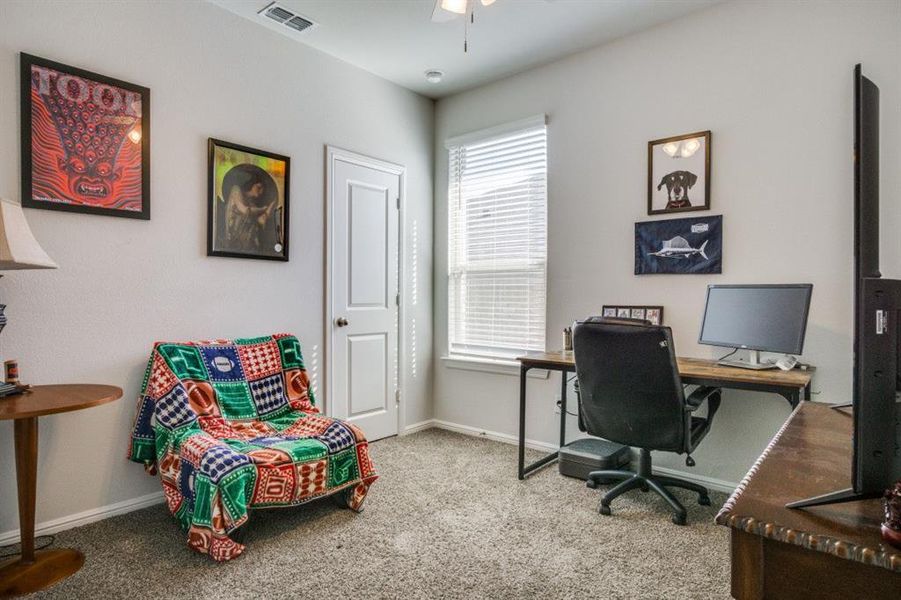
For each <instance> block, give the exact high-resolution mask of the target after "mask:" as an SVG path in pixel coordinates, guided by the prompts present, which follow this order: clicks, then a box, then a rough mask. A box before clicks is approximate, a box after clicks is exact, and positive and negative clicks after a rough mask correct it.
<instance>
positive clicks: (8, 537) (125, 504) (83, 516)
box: [0, 490, 165, 546]
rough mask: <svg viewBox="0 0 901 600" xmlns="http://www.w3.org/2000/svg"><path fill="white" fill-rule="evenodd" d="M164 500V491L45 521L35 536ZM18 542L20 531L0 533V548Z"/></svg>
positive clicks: (70, 527)
mask: <svg viewBox="0 0 901 600" xmlns="http://www.w3.org/2000/svg"><path fill="white" fill-rule="evenodd" d="M164 500H165V497H164V496H163V492H162V490H161V491H159V492H153V493H152V494H147V495H146V496H138V497H137V498H131V499H130V500H123V501H122V502H116V503H115V504H107V505H106V506H101V507H99V508H92V509H90V510H85V511H82V512H80V513H75V514H74V515H67V516H65V517H59V518H58V519H51V520H49V521H44V522H43V523H38V524H37V525H36V526H35V531H34V533H35V535H52V534H54V533H59V532H60V531H65V530H66V529H73V528H75V527H81V526H82V525H87V524H88V523H94V522H96V521H102V520H103V519H107V518H109V517H115V516H117V515H124V514H125V513H129V512H132V511H134V510H138V509H141V508H146V507H148V506H153V505H154V504H159V503H160V502H163V501H164ZM18 542H19V530H18V529H14V530H12V531H4V532H3V533H0V546H5V545H7V544H16V543H18Z"/></svg>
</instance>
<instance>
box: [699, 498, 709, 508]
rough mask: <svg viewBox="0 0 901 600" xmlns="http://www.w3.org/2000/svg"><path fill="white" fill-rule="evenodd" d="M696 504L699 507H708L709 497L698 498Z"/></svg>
mask: <svg viewBox="0 0 901 600" xmlns="http://www.w3.org/2000/svg"><path fill="white" fill-rule="evenodd" d="M698 504H700V505H701V506H710V496H701V497H700V498H698Z"/></svg>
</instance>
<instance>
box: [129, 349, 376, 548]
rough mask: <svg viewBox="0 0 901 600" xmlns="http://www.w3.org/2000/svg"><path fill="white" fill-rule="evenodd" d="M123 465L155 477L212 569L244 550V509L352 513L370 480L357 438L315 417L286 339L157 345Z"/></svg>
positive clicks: (364, 447)
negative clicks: (326, 506)
mask: <svg viewBox="0 0 901 600" xmlns="http://www.w3.org/2000/svg"><path fill="white" fill-rule="evenodd" d="M129 459H131V460H133V461H135V462H139V463H143V464H144V466H145V468H146V469H147V470H148V472H149V473H151V474H154V473H155V472H157V471H158V472H159V476H160V480H161V481H162V484H163V492H164V494H165V497H166V502H167V504H168V506H169V510H170V511H171V512H172V514H173V515H175V518H176V519H177V520H178V522H179V524H180V525H181V527H182V529H184V530H185V531H186V532H187V534H188V545H189V546H190V547H192V548H193V549H195V550H197V551H198V552H201V553H204V554H209V555H210V556H211V557H212V558H214V559H215V560H217V561H224V560H229V559H231V558H234V557H236V556H238V555H239V554H241V552H243V551H244V546H243V545H242V544H240V543H238V542H237V541H235V540H234V539H233V536H232V534H233V533H234V532H235V530H236V529H238V528H239V527H241V526H242V525H244V524H245V523H246V522H247V519H248V509H250V508H264V507H267V506H286V505H294V504H302V503H304V502H308V501H310V500H313V499H316V498H320V497H322V496H328V495H331V494H335V493H338V492H341V493H343V494H344V496H343V497H344V498H346V501H347V502H346V503H347V505H348V507H349V508H351V509H353V510H356V511H359V510H360V509H361V508H362V504H363V500H364V499H365V497H366V493H367V491H368V490H369V486H370V485H371V484H372V482H373V481H375V480H376V478H377V477H378V476H377V475H376V473H375V470H374V469H373V467H372V462H371V461H370V459H369V447H368V444H367V442H366V438H365V436H364V435H363V432H362V431H360V429H359V428H358V427H356V426H355V425H353V424H351V423H346V422H343V421H339V420H337V419H332V418H329V417H324V416H322V415H320V414H319V409H318V408H317V407H316V402H315V398H314V397H313V391H312V390H311V389H310V381H309V377H308V376H307V372H306V368H305V367H304V363H303V356H302V354H301V350H300V343H299V342H298V341H297V338H295V337H294V336H291V335H286V334H276V335H273V336H267V337H260V338H253V339H237V340H214V341H200V342H187V343H166V342H158V343H156V344H155V345H154V348H153V353H152V355H151V356H150V361H149V362H148V365H147V370H146V372H145V375H144V384H143V386H142V389H141V397H140V399H139V401H138V411H137V417H136V418H135V425H134V429H133V431H132V436H131V447H130V449H129Z"/></svg>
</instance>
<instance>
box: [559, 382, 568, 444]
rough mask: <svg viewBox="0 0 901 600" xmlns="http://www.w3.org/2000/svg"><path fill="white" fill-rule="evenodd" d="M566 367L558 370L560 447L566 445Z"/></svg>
mask: <svg viewBox="0 0 901 600" xmlns="http://www.w3.org/2000/svg"><path fill="white" fill-rule="evenodd" d="M566 375H567V371H566V369H563V370H562V371H560V447H561V448H562V447H563V446H565V445H566V387H567V386H566Z"/></svg>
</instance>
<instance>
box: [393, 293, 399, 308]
mask: <svg viewBox="0 0 901 600" xmlns="http://www.w3.org/2000/svg"><path fill="white" fill-rule="evenodd" d="M394 305H395V306H400V294H394Z"/></svg>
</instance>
